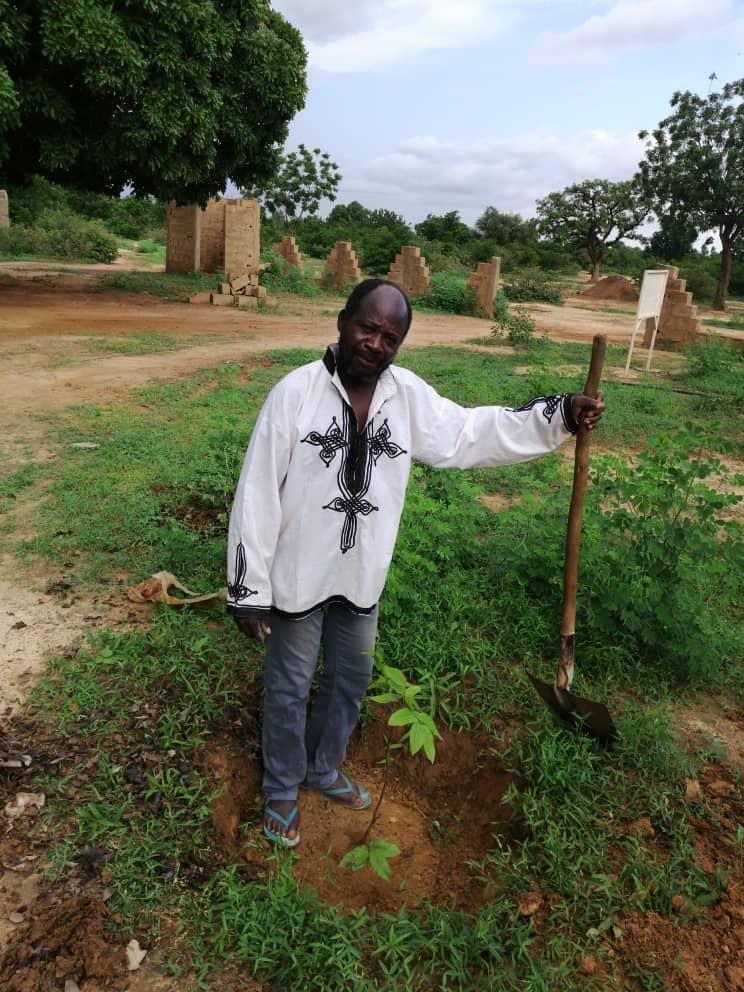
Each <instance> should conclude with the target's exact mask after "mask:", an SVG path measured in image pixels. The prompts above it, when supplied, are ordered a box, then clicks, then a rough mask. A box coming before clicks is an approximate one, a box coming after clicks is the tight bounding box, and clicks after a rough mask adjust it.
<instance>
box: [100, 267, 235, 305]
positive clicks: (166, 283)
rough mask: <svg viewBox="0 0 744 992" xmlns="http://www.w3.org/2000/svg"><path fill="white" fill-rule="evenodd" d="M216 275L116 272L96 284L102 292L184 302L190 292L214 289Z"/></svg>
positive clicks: (216, 280)
mask: <svg viewBox="0 0 744 992" xmlns="http://www.w3.org/2000/svg"><path fill="white" fill-rule="evenodd" d="M218 281H219V279H218V276H217V275H179V274H176V273H172V274H166V273H164V272H115V273H112V274H111V275H105V276H102V277H101V278H100V279H99V280H98V281H97V283H96V289H97V290H98V292H100V293H106V292H110V291H112V290H116V291H118V292H123V293H148V294H149V295H150V296H157V297H160V298H162V299H164V300H170V301H171V302H174V303H185V302H186V300H188V298H189V296H190V295H191V293H196V292H198V291H200V290H201V291H204V290H209V291H211V290H214V289H215V288H216V286H217V283H218Z"/></svg>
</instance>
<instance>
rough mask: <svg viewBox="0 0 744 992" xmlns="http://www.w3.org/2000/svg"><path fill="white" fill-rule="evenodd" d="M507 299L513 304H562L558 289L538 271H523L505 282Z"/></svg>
mask: <svg viewBox="0 0 744 992" xmlns="http://www.w3.org/2000/svg"><path fill="white" fill-rule="evenodd" d="M504 292H505V293H506V296H507V299H509V300H511V301H512V302H515V303H531V302H534V303H538V302H539V303H552V304H554V305H556V306H560V304H561V303H563V298H562V296H561V291H560V288H559V287H558V286H557V285H556V284H555V283H554V282H551V281H550V280H549V279H548V278H547V277H546V276H545V275H544V273H542V272H541V271H540V270H539V269H524V270H523V271H522V272H517V273H515V274H514V275H513V276H511V277H510V278H509V279H508V281H506V282H505V285H504Z"/></svg>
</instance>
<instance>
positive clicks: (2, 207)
mask: <svg viewBox="0 0 744 992" xmlns="http://www.w3.org/2000/svg"><path fill="white" fill-rule="evenodd" d="M0 227H10V212H9V210H8V194H7V192H6V191H5V190H4V189H0Z"/></svg>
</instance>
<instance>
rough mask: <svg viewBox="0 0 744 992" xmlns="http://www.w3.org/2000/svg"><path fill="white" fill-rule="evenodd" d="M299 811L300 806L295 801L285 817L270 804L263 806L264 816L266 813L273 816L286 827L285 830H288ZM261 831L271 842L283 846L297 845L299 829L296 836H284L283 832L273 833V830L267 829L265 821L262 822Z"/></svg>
mask: <svg viewBox="0 0 744 992" xmlns="http://www.w3.org/2000/svg"><path fill="white" fill-rule="evenodd" d="M299 812H300V808H299V806H298V805H297V803H295V804H294V806H293V807H292V810H291V812H290V814H289V816H287V817H284V816H282V814H281V813H277V811H276V810H275V809H272V808H271V806H265V807H264V817H266V815H267V814H268V816H271V817H273V819H275V820H278V821H279V822H280V823H281V824H282V826H285V827H286V828H287V830H289V828H290V827H291V826H292V824H293V823H294V821H295V820H296V819H297V814H298V813H299ZM263 832H264V836H265V837H268V839H269V840H270V841H272V843H274V844H282V845H283V846H284V847H297V845H298V844H299V843H300V834H299V831H298V832H297V836H296V837H285V836H284V835H283V834H275V833H274V831H273V830H269V828H268V827H267V826H266V823H265V822H264V828H263Z"/></svg>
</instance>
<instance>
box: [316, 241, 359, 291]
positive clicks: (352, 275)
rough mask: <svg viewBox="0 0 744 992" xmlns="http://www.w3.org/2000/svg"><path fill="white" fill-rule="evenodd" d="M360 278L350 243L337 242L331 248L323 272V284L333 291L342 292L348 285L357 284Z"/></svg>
mask: <svg viewBox="0 0 744 992" xmlns="http://www.w3.org/2000/svg"><path fill="white" fill-rule="evenodd" d="M361 277H362V273H361V270H360V268H359V261H358V259H357V257H356V252H355V251H354V249H353V248H352V247H351V242H350V241H337V242H336V244H335V245H334V246H333V248H331V250H330V253H329V255H328V258H327V259H326V263H325V269H324V270H323V282H324V283H326V285H328V286H333V287H334V289H338V290H342V289H343V288H344V287H345V286H348V285H349V283H357V282H359V280H360V279H361Z"/></svg>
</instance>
